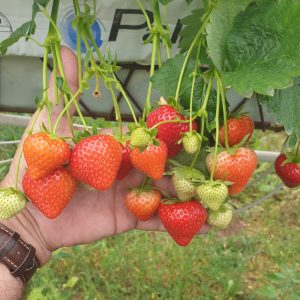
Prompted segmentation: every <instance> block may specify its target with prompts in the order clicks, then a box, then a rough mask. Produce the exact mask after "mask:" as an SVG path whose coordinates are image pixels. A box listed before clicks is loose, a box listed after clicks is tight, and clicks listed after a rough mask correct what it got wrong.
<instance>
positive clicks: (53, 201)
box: [23, 168, 77, 219]
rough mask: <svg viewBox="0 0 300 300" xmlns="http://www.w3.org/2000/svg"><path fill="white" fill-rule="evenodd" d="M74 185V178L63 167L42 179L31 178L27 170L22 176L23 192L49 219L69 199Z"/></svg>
mask: <svg viewBox="0 0 300 300" xmlns="http://www.w3.org/2000/svg"><path fill="white" fill-rule="evenodd" d="M76 185H77V184H76V180H75V179H74V177H73V176H72V175H71V173H70V171H69V170H67V169H65V168H60V169H57V170H56V171H54V173H53V174H51V175H48V176H46V177H43V178H42V179H31V177H30V176H29V173H28V172H26V173H25V175H24V177H23V189H24V193H25V194H26V196H27V197H28V198H29V199H30V200H31V202H32V203H33V204H34V205H35V206H36V207H37V208H38V209H39V210H40V211H41V212H42V213H43V214H44V215H45V216H46V217H48V218H49V219H54V218H56V217H57V216H59V215H60V213H61V212H62V211H63V209H64V208H65V207H66V205H67V204H68V203H69V201H70V200H71V198H72V196H73V194H74V192H75V190H76Z"/></svg>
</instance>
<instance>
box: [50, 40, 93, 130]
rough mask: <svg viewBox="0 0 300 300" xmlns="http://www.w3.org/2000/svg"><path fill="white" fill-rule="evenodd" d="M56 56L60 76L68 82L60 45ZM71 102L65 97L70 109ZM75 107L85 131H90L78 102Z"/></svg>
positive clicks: (66, 105)
mask: <svg viewBox="0 0 300 300" xmlns="http://www.w3.org/2000/svg"><path fill="white" fill-rule="evenodd" d="M55 56H56V58H57V64H58V67H59V71H60V74H61V76H62V78H63V80H64V82H66V75H65V71H64V67H63V64H62V60H61V56H60V50H59V45H58V44H56V45H55ZM70 95H71V97H72V98H74V96H73V95H72V93H71V91H70ZM77 96H78V95H77ZM69 101H70V100H68V99H67V98H66V97H65V107H69V105H68V102H69ZM74 105H75V108H76V110H77V113H78V115H79V118H80V120H81V122H82V124H83V127H84V129H85V130H88V128H87V125H86V122H85V120H84V117H83V115H82V113H81V110H80V108H79V106H78V103H77V101H74ZM66 112H67V117H68V120H69V122H70V119H71V117H70V110H69V109H68V110H67V111H66ZM72 127H73V126H72V124H71V129H72Z"/></svg>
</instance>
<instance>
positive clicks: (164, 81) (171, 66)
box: [151, 54, 203, 103]
mask: <svg viewBox="0 0 300 300" xmlns="http://www.w3.org/2000/svg"><path fill="white" fill-rule="evenodd" d="M183 61H184V56H183V55H182V54H179V55H177V56H175V57H174V58H171V59H168V60H167V61H166V63H165V64H164V65H163V66H162V67H161V68H160V69H158V70H157V71H156V72H155V73H154V75H153V76H152V78H151V81H152V82H153V87H154V88H155V89H157V90H159V91H160V93H161V95H162V96H164V97H165V98H168V97H169V96H173V97H174V96H175V93H176V88H177V83H178V79H179V75H180V72H181V67H182V64H183ZM194 66H195V62H194V60H192V59H191V60H190V61H189V62H188V64H187V67H186V70H185V72H184V75H183V80H182V83H181V88H180V98H181V100H182V101H183V102H184V103H189V101H190V94H191V88H192V80H191V79H192V78H191V77H190V75H191V74H192V73H193V71H194ZM202 92H203V82H202V81H201V80H197V81H196V84H195V91H194V99H195V101H196V102H197V101H199V99H200V98H201V96H202Z"/></svg>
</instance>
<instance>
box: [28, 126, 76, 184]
mask: <svg viewBox="0 0 300 300" xmlns="http://www.w3.org/2000/svg"><path fill="white" fill-rule="evenodd" d="M23 151H24V157H25V160H26V162H27V165H28V174H29V176H30V177H31V178H32V179H40V178H43V177H45V176H47V175H50V174H51V173H53V172H54V171H55V170H56V169H58V168H60V167H61V166H62V165H64V164H65V163H67V162H68V161H69V158H70V154H71V150H70V148H69V146H68V144H67V143H66V142H65V141H64V140H63V139H61V138H59V137H52V136H51V135H50V134H48V133H46V132H38V133H34V134H32V135H30V136H28V137H27V138H26V140H25V142H24V145H23Z"/></svg>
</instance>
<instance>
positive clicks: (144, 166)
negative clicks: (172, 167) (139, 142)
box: [130, 140, 168, 179]
mask: <svg viewBox="0 0 300 300" xmlns="http://www.w3.org/2000/svg"><path fill="white" fill-rule="evenodd" d="M158 142H159V146H155V145H154V144H151V145H149V146H148V147H147V148H146V149H145V150H140V149H139V148H137V147H135V148H133V149H132V150H131V153H130V160H131V162H132V164H133V166H134V167H135V168H136V169H138V170H139V171H141V172H143V173H145V174H146V175H147V176H149V177H151V178H152V179H160V178H161V177H162V176H163V173H164V169H165V164H166V160H167V154H168V148H167V146H166V144H165V143H164V142H163V141H161V140H158Z"/></svg>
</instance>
